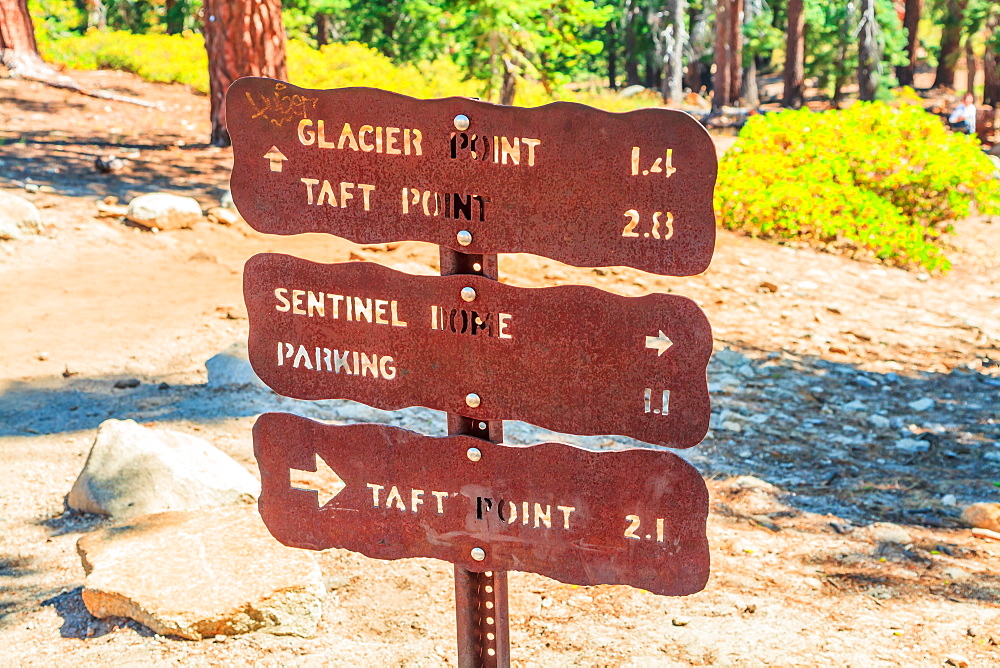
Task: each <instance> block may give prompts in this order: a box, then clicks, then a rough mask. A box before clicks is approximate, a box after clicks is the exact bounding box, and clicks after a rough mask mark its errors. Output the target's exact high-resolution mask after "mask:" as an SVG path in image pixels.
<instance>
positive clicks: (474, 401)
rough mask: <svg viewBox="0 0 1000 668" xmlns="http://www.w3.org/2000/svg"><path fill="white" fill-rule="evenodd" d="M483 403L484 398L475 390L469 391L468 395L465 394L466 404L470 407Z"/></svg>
mask: <svg viewBox="0 0 1000 668" xmlns="http://www.w3.org/2000/svg"><path fill="white" fill-rule="evenodd" d="M481 403H482V400H481V399H480V398H479V395H478V394H476V393H475V392H469V393H468V394H467V395H465V405H466V406H468V407H469V408H479V404H481Z"/></svg>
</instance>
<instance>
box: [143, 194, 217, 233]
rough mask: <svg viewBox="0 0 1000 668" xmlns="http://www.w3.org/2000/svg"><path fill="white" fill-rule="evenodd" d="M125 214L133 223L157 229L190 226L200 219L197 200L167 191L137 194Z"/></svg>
mask: <svg viewBox="0 0 1000 668" xmlns="http://www.w3.org/2000/svg"><path fill="white" fill-rule="evenodd" d="M126 216H127V217H128V219H129V220H131V221H132V222H133V223H136V224H138V225H142V226H143V227H147V228H152V227H155V228H157V229H159V230H176V229H180V228H182V227H191V226H192V225H194V224H195V223H197V222H200V221H201V220H202V215H201V205H200V204H198V200H196V199H194V198H193V197H182V196H180V195H171V194H169V193H149V194H146V195H139V196H138V197H136V198H135V199H133V200H132V201H131V202H129V204H128V213H127V214H126Z"/></svg>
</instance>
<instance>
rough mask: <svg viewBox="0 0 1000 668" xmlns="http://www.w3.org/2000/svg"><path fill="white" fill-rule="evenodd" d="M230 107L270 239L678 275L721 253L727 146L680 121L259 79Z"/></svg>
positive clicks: (237, 175)
mask: <svg viewBox="0 0 1000 668" xmlns="http://www.w3.org/2000/svg"><path fill="white" fill-rule="evenodd" d="M226 105H227V107H226V109H227V117H228V121H227V123H228V127H229V132H230V135H231V137H232V140H233V150H234V155H235V165H234V167H233V174H232V192H233V199H234V201H235V203H236V205H237V207H238V208H239V210H240V213H241V214H242V215H243V217H244V218H245V219H246V220H247V222H248V223H250V225H251V226H253V227H254V229H256V230H258V231H260V232H266V233H270V234H299V233H303V232H327V233H330V234H336V235H338V236H341V237H344V238H347V239H350V240H351V241H354V242H357V243H383V242H390V241H403V240H413V241H426V242H430V243H434V244H438V245H440V246H445V247H448V248H451V249H454V250H457V251H461V252H464V253H472V254H484V253H520V252H524V253H534V254H536V255H543V256H546V257H550V258H552V259H555V260H559V261H560V262H565V263H567V264H572V265H576V266H584V267H588V266H612V265H621V266H629V267H635V268H636V269H642V270H644V271H649V272H652V273H656V274H663V275H672V276H688V275H693V274H697V273H700V272H702V271H704V270H705V269H706V268H707V267H708V264H709V262H710V261H711V258H712V252H713V250H714V246H715V215H714V210H713V204H712V193H713V188H714V186H715V178H716V172H717V161H716V156H715V147H714V145H713V144H712V140H711V139H710V138H709V136H708V133H707V132H706V131H705V130H704V128H702V127H701V125H699V124H698V122H697V121H695V120H694V119H693V118H691V117H690V116H688V115H687V114H684V113H683V112H680V111H673V110H668V109H642V110H639V111H632V112H628V113H624V114H612V113H608V112H604V111H600V110H597V109H592V108H590V107H586V106H583V105H580V104H575V103H570V102H557V103H554V104H549V105H546V106H544V107H538V108H535V109H521V108H515V107H504V106H498V105H494V104H489V103H486V102H479V101H476V100H471V99H468V98H457V97H453V98H446V99H439V100H416V99H413V98H410V97H406V96H403V95H397V94H395V93H389V92H386V91H381V90H376V89H371V88H342V89H337V90H325V91H317V90H308V89H304V88H297V87H295V86H292V85H290V84H286V83H282V82H279V81H275V80H273V79H260V78H245V79H240V80H238V81H236V82H235V83H234V84H233V85H232V87H230V89H229V93H228V95H227V102H226Z"/></svg>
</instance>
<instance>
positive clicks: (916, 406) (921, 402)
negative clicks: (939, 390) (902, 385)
mask: <svg viewBox="0 0 1000 668" xmlns="http://www.w3.org/2000/svg"><path fill="white" fill-rule="evenodd" d="M906 405H907V406H909V407H910V409H912V410H915V411H917V412H918V413H919V412H923V411H925V410H927V409H929V408H933V407H934V400H933V399H931V398H930V397H924V398H923V399H917V400H916V401H911V402H910V403H908V404H906Z"/></svg>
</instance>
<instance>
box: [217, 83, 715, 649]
mask: <svg viewBox="0 0 1000 668" xmlns="http://www.w3.org/2000/svg"><path fill="white" fill-rule="evenodd" d="M227 112H228V118H229V122H228V125H229V131H230V134H231V136H232V138H233V147H234V157H235V164H234V168H233V176H232V191H233V197H234V200H235V202H236V204H237V206H238V207H239V209H240V213H241V214H242V215H243V217H244V218H245V219H246V221H247V222H248V223H249V224H250V225H251V226H253V227H254V228H255V229H257V230H258V231H261V232H266V233H270V234H300V233H305V232H325V233H331V234H337V235H339V236H342V237H345V238H347V239H351V240H353V241H355V242H359V243H381V242H394V241H402V240H416V241H424V242H430V243H434V244H437V245H438V246H439V248H440V259H441V272H440V273H441V275H440V276H414V275H411V274H407V273H403V272H399V271H395V270H392V269H389V268H387V267H382V266H379V265H378V264H375V263H367V262H349V263H340V264H330V265H326V264H318V263H315V262H308V261H306V260H302V259H299V258H295V257H292V256H288V255H281V254H277V253H264V254H260V255H256V256H254V257H253V258H251V259H250V260H249V261H248V262H247V264H246V267H245V271H244V286H243V290H244V297H245V300H246V303H247V311H248V316H249V320H250V335H249V341H248V346H249V355H250V362H251V364H252V365H253V368H254V370H255V371H256V372H257V375H258V376H260V378H261V379H262V380H263V381H264V382H265V383H266V384H267V385H268V386H269V387H270V388H271V389H273V390H274V391H275V392H277V393H279V394H281V395H284V396H288V397H293V398H298V399H351V400H354V401H359V402H362V403H365V404H367V405H369V406H373V407H376V408H381V409H385V410H395V409H399V408H404V407H407V406H425V407H428V408H432V409H437V410H441V411H443V412H445V413H446V414H447V416H448V418H447V419H448V435H447V436H444V437H438V438H435V437H430V436H425V435H422V434H418V433H415V432H412V431H407V430H404V429H400V428H398V427H392V426H388V425H381V424H357V425H325V424H321V423H319V422H314V421H312V420H308V419H305V418H301V417H298V416H295V415H291V414H288V413H267V414H264V415H261V416H260V417H259V418H258V420H257V422H256V423H255V425H254V434H253V437H254V455H255V457H256V458H257V462H258V465H259V467H260V472H261V487H262V491H261V495H260V498H259V501H258V505H259V508H260V513H261V517H262V519H263V520H264V523H265V525H266V526H267V528H268V530H269V531H270V532H271V534H272V535H273V536H274V537H275V538H277V539H278V540H279V541H281V542H282V543H284V544H285V545H289V546H293V547H300V548H306V549H313V550H325V549H329V548H333V547H337V548H344V549H348V550H352V551H354V552H358V553H361V554H364V555H366V556H368V557H372V558H376V559H401V558H406V557H431V558H436V559H442V560H445V561H448V562H450V563H452V564H454V568H455V604H456V627H457V640H458V656H459V665H460V666H463V667H469V668H473V667H475V668H478V667H480V666H491V667H492V666H509V665H510V640H509V624H508V622H509V615H508V608H507V571H509V570H518V571H526V572H532V573H538V574H541V575H544V576H547V577H551V578H554V579H556V580H559V581H561V582H565V583H570V584H577V585H596V584H625V585H630V586H633V587H641V588H643V589H645V590H647V591H650V592H652V593H655V594H660V595H666V596H685V595H688V594H693V593H695V592H698V591H701V590H702V589H703V588H704V586H705V583H706V582H707V580H708V574H709V553H708V539H707V537H706V533H705V524H706V520H707V516H708V490H707V487H706V486H705V481H704V480H703V479H702V477H701V475H700V474H699V473H698V472H697V470H696V469H695V468H694V467H692V466H691V465H690V464H688V463H687V462H686V461H684V460H683V459H681V458H680V457H678V456H676V455H674V454H672V453H670V452H665V451H663V450H657V449H650V448H631V449H624V450H617V451H592V450H587V449H584V448H579V447H575V446H571V445H567V444H562V443H540V444H535V445H528V446H517V447H515V446H510V445H506V444H504V443H503V420H505V419H506V420H523V421H525V422H529V423H531V424H535V425H538V426H540V427H544V428H547V429H551V430H554V431H557V432H565V433H573V434H616V435H621V436H628V437H632V438H636V439H638V440H640V441H643V442H645V443H650V444H655V445H659V446H667V447H672V448H689V447H692V446H694V445H696V444H698V443H699V442H700V441H701V440H702V438H703V437H704V436H705V433H706V432H707V430H708V420H709V416H710V409H711V406H710V402H709V393H708V384H707V378H706V368H707V365H708V360H709V358H710V356H711V353H712V332H711V327H710V325H709V323H708V320H707V319H706V318H705V315H704V313H702V311H701V309H699V308H698V306H697V305H696V304H695V303H694V302H693V301H691V300H689V299H686V298H684V297H680V296H677V295H670V294H649V295H645V296H643V297H635V298H630V297H621V296H619V295H615V294H612V293H609V292H605V291H603V290H598V289H596V288H591V287H584V286H559V287H551V288H519V287H515V286H511V285H505V284H503V283H501V282H500V281H499V270H498V263H497V255H496V254H497V253H500V252H510V253H514V252H528V253H535V254H538V255H543V256H545V257H549V258H553V259H556V260H559V261H561V262H566V263H569V264H574V265H577V266H609V265H624V266H630V267H634V268H637V269H642V270H645V271H652V272H655V273H659V274H664V275H673V276H686V275H691V274H695V273H699V272H701V271H704V269H705V268H706V267H707V266H708V264H709V262H710V260H711V257H712V252H713V248H714V239H715V226H714V225H715V223H714V211H713V203H712V195H713V187H714V183H715V177H716V171H717V162H716V157H715V150H714V146H713V144H712V142H711V139H710V138H709V137H708V134H707V133H706V132H705V130H704V129H703V128H702V127H701V126H700V125H698V123H697V122H696V121H694V119H692V118H691V117H689V116H687V115H686V114H683V113H680V112H677V111H670V110H663V109H645V110H640V111H635V112H629V113H626V114H609V113H606V112H601V111H598V110H596V109H591V108H588V107H585V106H583V105H577V104H569V103H555V104H551V105H547V106H545V107H541V108H537V109H516V108H512V107H501V106H497V105H491V104H488V103H485V102H479V101H475V100H469V99H464V98H448V99H443V100H414V99H412V98H407V97H405V96H402V95H396V94H393V93H388V92H385V91H379V90H373V89H365V88H350V89H340V90H331V91H311V90H306V89H302V88H296V87H295V86H291V85H290V84H286V83H284V82H279V81H273V80H269V79H253V78H248V79H241V80H239V81H237V82H236V83H234V84H233V86H232V87H231V88H230V90H229V92H228V94H227ZM321 466H325V467H327V468H329V469H330V472H327V473H325V474H324V476H323V477H324V478H326V477H331V476H334V477H336V478H337V479H338V480H339V483H338V486H337V488H336V490H335V491H330V490H325V491H324V492H323V493H320V490H312V489H303V488H300V487H295V486H293V485H292V484H291V480H292V472H293V471H296V470H300V471H317V470H318V469H319V468H320V467H321ZM331 472H332V473H331Z"/></svg>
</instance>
